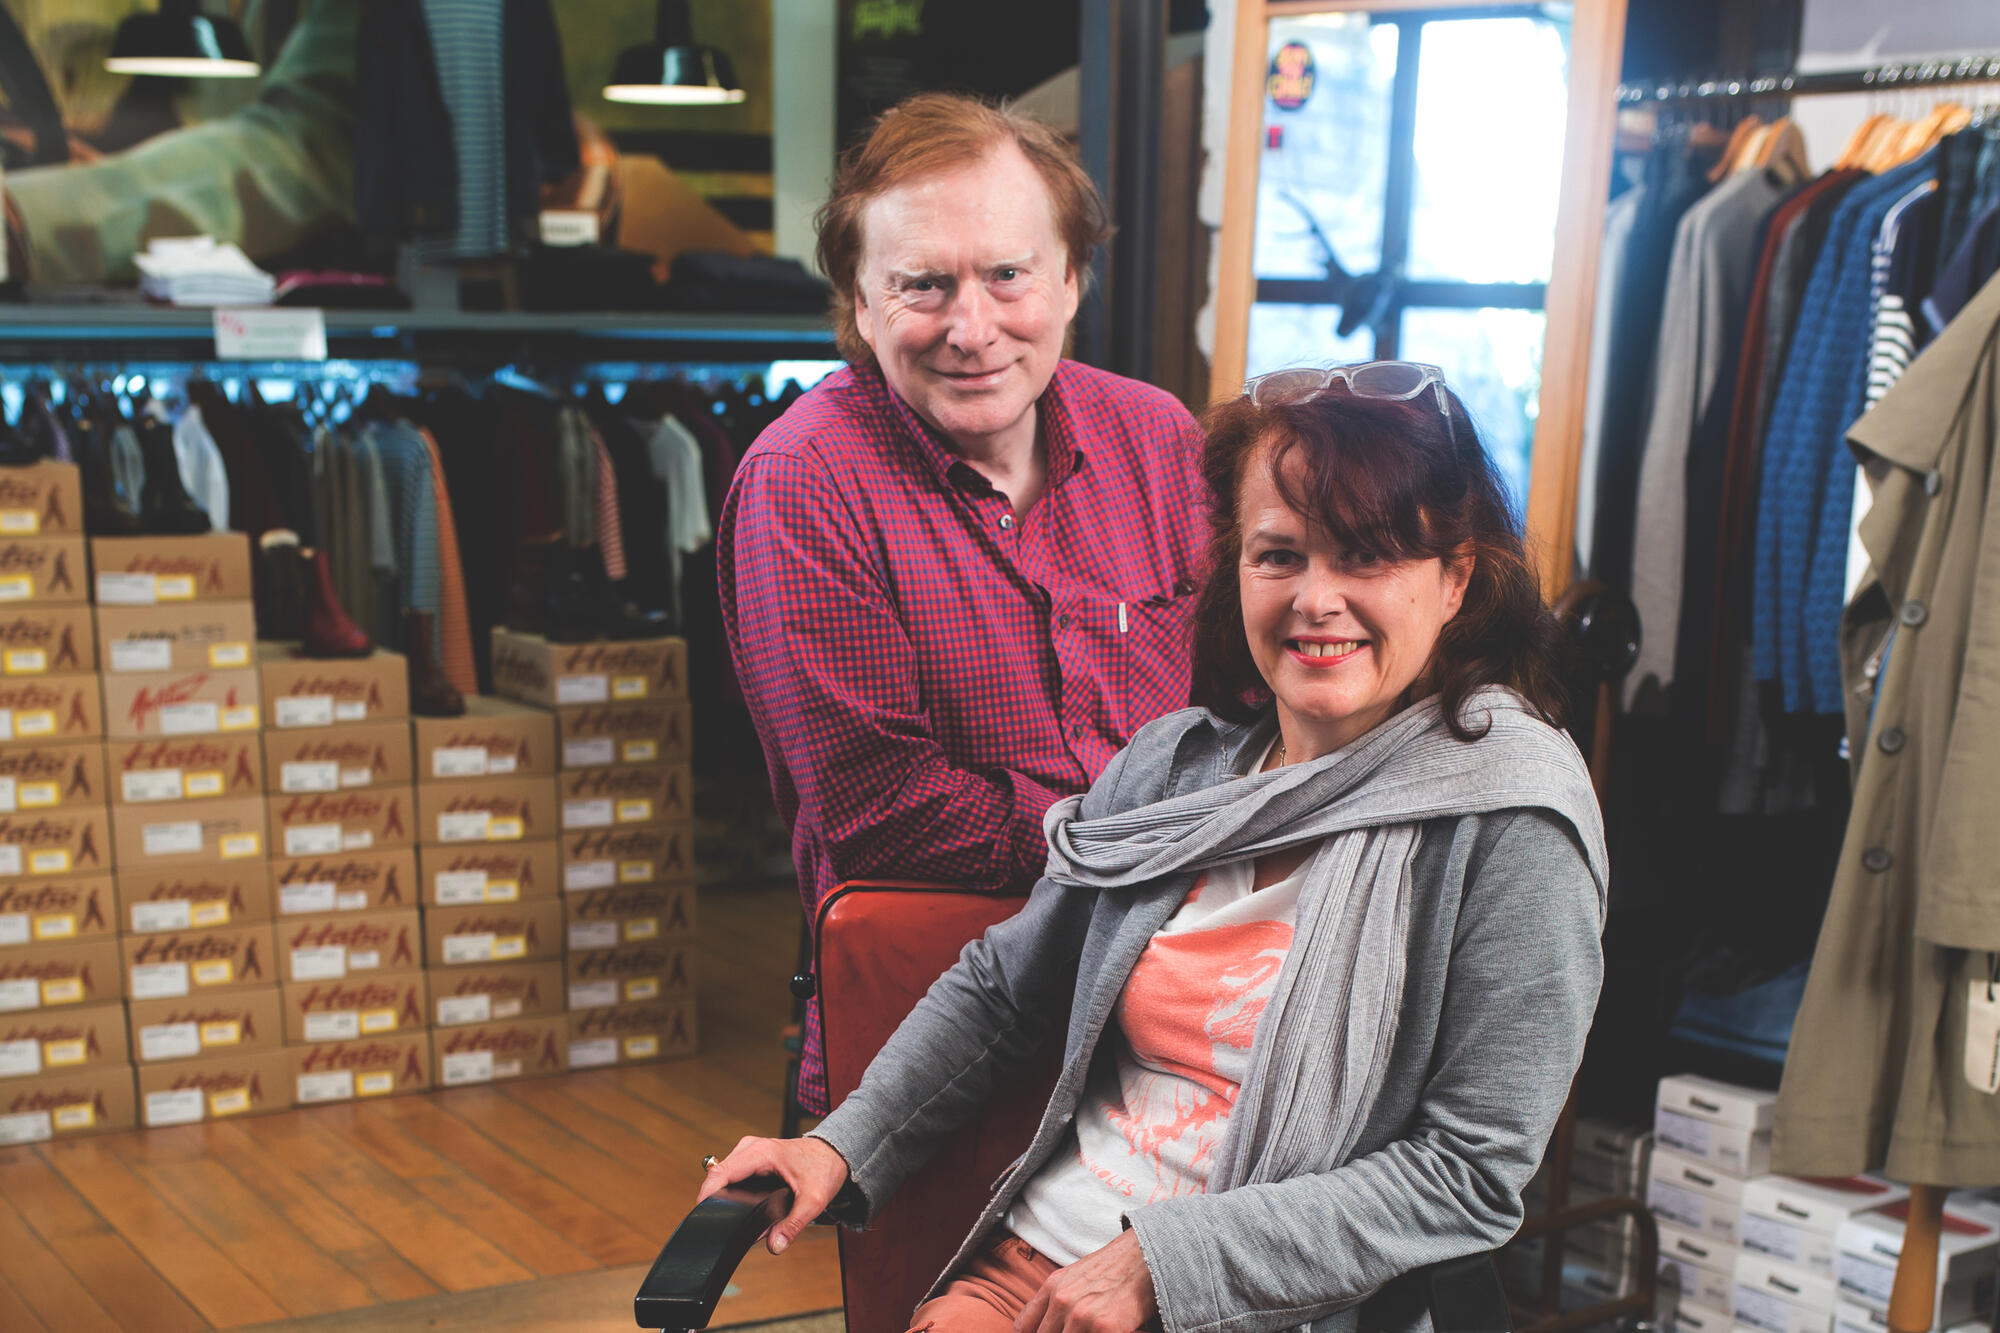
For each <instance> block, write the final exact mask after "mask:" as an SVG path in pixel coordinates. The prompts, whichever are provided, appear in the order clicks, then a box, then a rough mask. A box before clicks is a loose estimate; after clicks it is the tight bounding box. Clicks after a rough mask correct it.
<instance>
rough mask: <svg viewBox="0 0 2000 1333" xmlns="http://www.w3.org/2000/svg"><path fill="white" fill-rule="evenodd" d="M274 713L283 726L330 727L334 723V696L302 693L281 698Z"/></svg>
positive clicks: (278, 722)
mask: <svg viewBox="0 0 2000 1333" xmlns="http://www.w3.org/2000/svg"><path fill="white" fill-rule="evenodd" d="M272 713H273V717H274V719H275V720H276V722H277V724H278V725H279V726H281V727H330V726H332V725H333V696H332V695H330V694H300V695H295V696H293V697H292V698H289V699H280V700H278V703H277V706H276V708H274V709H273V710H272Z"/></svg>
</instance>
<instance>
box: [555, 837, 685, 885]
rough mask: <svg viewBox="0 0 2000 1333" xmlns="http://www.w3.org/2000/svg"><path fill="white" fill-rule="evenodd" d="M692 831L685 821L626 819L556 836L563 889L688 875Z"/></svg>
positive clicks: (657, 881)
mask: <svg viewBox="0 0 2000 1333" xmlns="http://www.w3.org/2000/svg"><path fill="white" fill-rule="evenodd" d="M692 840H693V833H692V828H691V826H689V825H687V824H626V825H623V826H620V827H615V828H608V829H585V830H583V831H582V832H580V833H566V834H564V835H563V837H562V860H563V890H564V892H567V893H585V892H588V891H590V890H592V889H611V888H619V887H629V886H631V885H634V884H667V883H672V882H674V881H676V880H684V879H690V878H692V877H693V875H694V849H693V846H692Z"/></svg>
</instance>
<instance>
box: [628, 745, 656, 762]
mask: <svg viewBox="0 0 2000 1333" xmlns="http://www.w3.org/2000/svg"><path fill="white" fill-rule="evenodd" d="M620 753H621V754H622V755H623V757H624V759H625V762H626V763H628V764H650V763H652V762H653V761H654V760H655V759H658V758H659V757H660V743H659V742H658V741H626V742H625V745H624V747H623V749H622V750H621V751H620Z"/></svg>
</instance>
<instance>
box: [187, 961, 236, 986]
mask: <svg viewBox="0 0 2000 1333" xmlns="http://www.w3.org/2000/svg"><path fill="white" fill-rule="evenodd" d="M234 980H236V964H234V963H232V962H230V961H229V960H228V959H227V958H210V959H206V960H204V961H203V962H199V963H196V964H195V965H194V984H195V985H197V986H227V985H228V984H229V983H230V982H232V981H234Z"/></svg>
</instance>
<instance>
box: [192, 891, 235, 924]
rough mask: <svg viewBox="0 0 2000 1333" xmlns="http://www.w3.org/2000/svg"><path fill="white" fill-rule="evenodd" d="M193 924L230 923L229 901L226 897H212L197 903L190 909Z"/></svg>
mask: <svg viewBox="0 0 2000 1333" xmlns="http://www.w3.org/2000/svg"><path fill="white" fill-rule="evenodd" d="M188 924H189V925H191V926H226V925H228V924H229V901H228V899H226V898H212V899H210V900H209V901H207V902H205V903H196V904H195V905H194V906H193V907H192V908H191V909H189V911H188Z"/></svg>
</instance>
